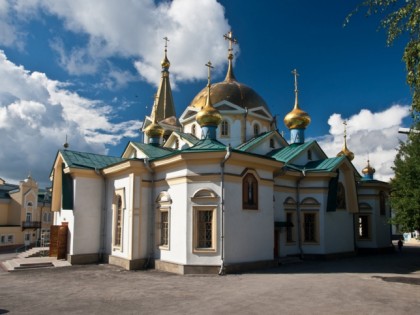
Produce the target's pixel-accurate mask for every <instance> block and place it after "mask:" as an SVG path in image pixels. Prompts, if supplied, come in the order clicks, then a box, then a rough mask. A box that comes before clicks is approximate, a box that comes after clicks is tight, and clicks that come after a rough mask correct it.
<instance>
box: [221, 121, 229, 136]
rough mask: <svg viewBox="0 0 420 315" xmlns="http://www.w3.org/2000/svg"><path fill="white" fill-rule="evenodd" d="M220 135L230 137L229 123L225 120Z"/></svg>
mask: <svg viewBox="0 0 420 315" xmlns="http://www.w3.org/2000/svg"><path fill="white" fill-rule="evenodd" d="M220 135H221V136H222V137H226V136H229V122H228V121H227V120H223V121H222V123H221V125H220Z"/></svg>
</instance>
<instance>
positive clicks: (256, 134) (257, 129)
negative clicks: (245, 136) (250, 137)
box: [254, 124, 260, 137]
mask: <svg viewBox="0 0 420 315" xmlns="http://www.w3.org/2000/svg"><path fill="white" fill-rule="evenodd" d="M259 134H260V125H258V124H254V137H256V136H258V135H259Z"/></svg>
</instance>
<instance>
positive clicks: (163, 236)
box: [160, 209, 169, 247]
mask: <svg viewBox="0 0 420 315" xmlns="http://www.w3.org/2000/svg"><path fill="white" fill-rule="evenodd" d="M160 246H164V247H168V246H169V211H168V209H161V210H160Z"/></svg>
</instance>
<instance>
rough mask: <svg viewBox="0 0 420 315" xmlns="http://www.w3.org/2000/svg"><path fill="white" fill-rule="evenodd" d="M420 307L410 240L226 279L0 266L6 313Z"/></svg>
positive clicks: (418, 257) (417, 250)
mask: <svg viewBox="0 0 420 315" xmlns="http://www.w3.org/2000/svg"><path fill="white" fill-rule="evenodd" d="M2 259H4V257H3V256H1V255H0V260H2ZM419 309H420V246H419V245H408V244H407V245H406V246H404V249H403V252H402V253H401V254H399V253H393V254H387V255H375V256H359V257H353V258H346V259H339V260H334V261H306V262H304V263H300V264H293V265H284V266H281V267H279V268H276V269H271V270H266V271H261V272H257V273H249V274H239V275H226V276H213V275H212V276H179V275H173V274H168V273H163V272H158V271H154V270H150V271H124V270H122V269H120V268H118V267H114V266H110V265H88V266H72V267H63V268H55V269H42V270H29V271H20V272H14V273H7V272H4V271H0V314H6V313H8V314H47V313H50V314H60V313H61V314H198V313H199V314H418V313H419Z"/></svg>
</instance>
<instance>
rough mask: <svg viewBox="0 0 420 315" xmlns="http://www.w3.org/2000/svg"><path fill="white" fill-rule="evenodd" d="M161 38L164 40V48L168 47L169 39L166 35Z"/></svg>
mask: <svg viewBox="0 0 420 315" xmlns="http://www.w3.org/2000/svg"><path fill="white" fill-rule="evenodd" d="M163 39H164V40H165V49H166V48H168V42H169V39H168V37H166V36H165V37H164V38H163Z"/></svg>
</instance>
